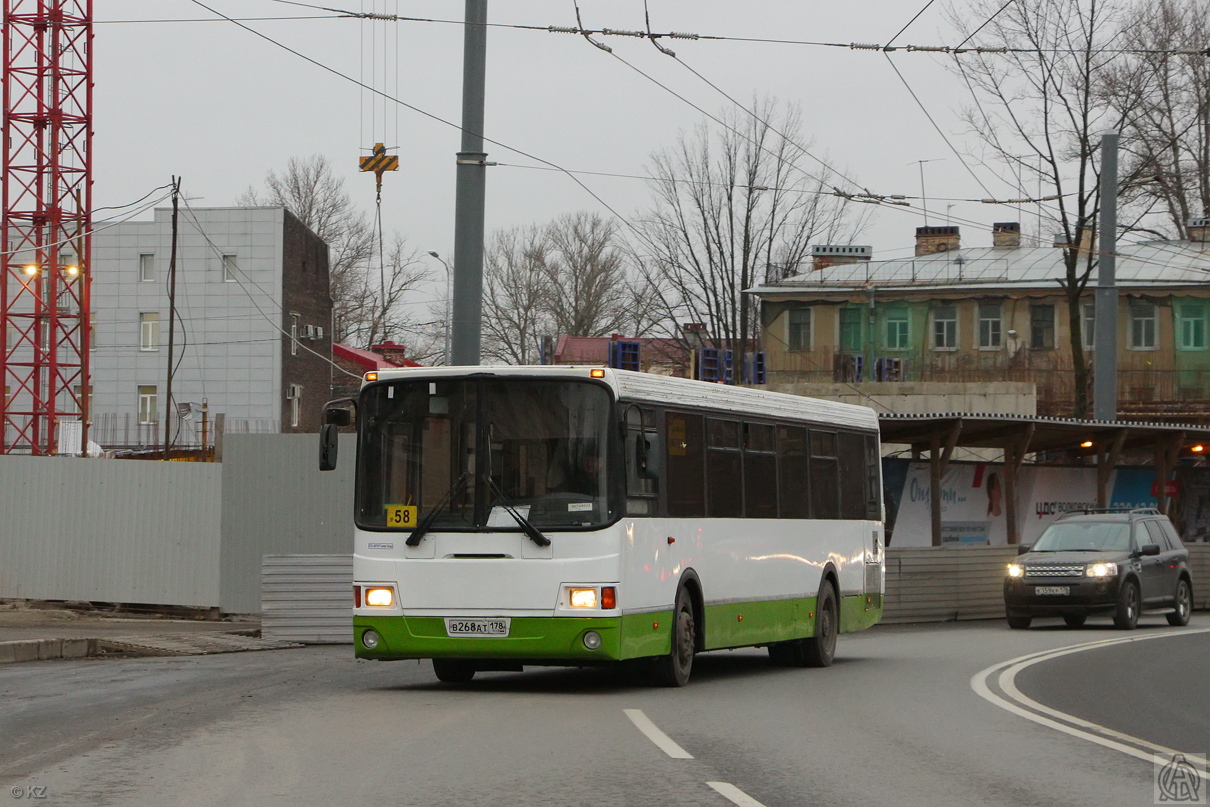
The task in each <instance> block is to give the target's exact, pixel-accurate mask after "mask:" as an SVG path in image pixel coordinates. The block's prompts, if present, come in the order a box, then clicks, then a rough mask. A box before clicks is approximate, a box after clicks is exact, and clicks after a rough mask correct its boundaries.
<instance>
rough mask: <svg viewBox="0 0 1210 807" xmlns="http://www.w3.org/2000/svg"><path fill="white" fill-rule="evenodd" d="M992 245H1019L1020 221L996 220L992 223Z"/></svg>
mask: <svg viewBox="0 0 1210 807" xmlns="http://www.w3.org/2000/svg"><path fill="white" fill-rule="evenodd" d="M992 246H993V247H1010V248H1012V249H1016V248H1017V247H1019V246H1021V222H1019V221H997V222H996V223H995V224H993V225H992Z"/></svg>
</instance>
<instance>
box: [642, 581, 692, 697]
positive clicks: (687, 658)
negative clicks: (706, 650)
mask: <svg viewBox="0 0 1210 807" xmlns="http://www.w3.org/2000/svg"><path fill="white" fill-rule="evenodd" d="M695 652H697V620H696V618H695V617H694V614H693V600H692V598H691V597H690V596H689V592H688V591H687V590H686V589H685V588H683V587H682V588H681V589H680V591H678V592H677V593H676V606H675V607H674V608H673V611H672V652H671V653H669V654H668V655H666V656H660V657H659V658H657V659H656V660H655V664H654V666H653V667H652V671H651V672H652V682H653V683H654V684H656V685H658V686H665V687H683V686H685V684H688V683H689V676H690V674H691V673H692V672H693V654H694V653H695Z"/></svg>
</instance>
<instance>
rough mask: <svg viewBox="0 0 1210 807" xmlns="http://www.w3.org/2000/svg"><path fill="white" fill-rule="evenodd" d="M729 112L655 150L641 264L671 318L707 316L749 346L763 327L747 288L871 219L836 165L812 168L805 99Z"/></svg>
mask: <svg viewBox="0 0 1210 807" xmlns="http://www.w3.org/2000/svg"><path fill="white" fill-rule="evenodd" d="M720 118H721V120H722V121H723V125H722V126H718V125H712V124H709V123H702V124H700V125H699V126H698V127H697V128H695V129H694V130H693V131H692V132H691V133H688V134H683V135H682V136H681V137H680V138H679V140H678V142H677V144H676V145H675V146H674V147H673V148H671V149H668V150H665V151H660V152H658V153H656V154H655V155H654V156H653V158H652V160H653V162H652V166H651V167H650V169H649V173H650V175H651V186H652V190H653V193H654V196H655V200H654V207H653V209H652V210H651V212H650V213H649V215H647V216H646V217H645V219H644V220H643V221H642V222H641V223H640V225H639V230H640V232H641V236H640V241H641V247H640V248H641V249H642V251H644V252H645V253H646V255H645V256H644V258H643V261H642V263H641V266H642V269H643V274H644V276H645V278H646V280H647V284H648V285H647V288H646V291H647V292H648V293H652V294H654V295H656V299H657V300H658V301H659V303H660V305H661V307H662V309H663V311H662V312H661V314H662V316H661V319H662V320H664V321H665V322H666V323H669V324H674V323H676V322H683V321H685V320H688V321H692V322H700V323H704V324H705V325H706V328H707V338H708V339H709V341H711V342H712V343H714V344H715V345H718V346H720V347H726V348H729V349H731V350H733V351H735V355H741V354H742V353H743V352H746V351H747V350H748V349H749V346H750V345H752V344H753V343H754V342H755V340H756V339H757V337H758V334H759V317H758V316H757V309H756V302H755V301H754V300H753V299H752V298H751V296H750V295H745V294H743V291H744V289H746V288H748V287H751V286H753V285H755V284H756V283H757V282H759V281H763V280H764V279H765V277H766V275H767V273H768V272H769V271H770V269H771V268H772V267H779V268H783V269H784V268H786V267H795V266H797V265H798V264H799V263H800V262H801V261H803V260H804V259H805V258H806V257H807V256H808V255H809V250H810V245H811V242H812V240H814V239H823V240H827V241H836V240H846V239H848V238H851V237H853V236H855V235H856V233H857V232H858V231H859V230H860V228H861V226H862V225H863V219H862V217H861V216H853V215H850V214H849V211H848V210H847V209H846V207H845V204H844V202H843V201H842V200H840V199H838V198H837V197H835V196H832V195H830V185H831V181H832V177H831V175H830V173H829V172H827V171H824V172H819V171H815V172H814V175H812V172H810V171H808V170H807V169H805V168H803V166H804V165H805V163H806V162H807V159H808V156H807V148H808V146H804V145H803V143H804V141H803V139H802V136H801V128H802V127H801V114H800V112H799V111H798V109H797V108H795V107H785V108H782V109H780V110H779V106H778V104H777V102H776V101H774V100H773V99H768V98H766V99H764V100H761V101H755V102H754V103H753V107H752V110H751V112H750V113H746V112H741V111H730V112H725V113H723V115H722V116H720ZM780 276H781V275H780V269H779V273H778V277H780Z"/></svg>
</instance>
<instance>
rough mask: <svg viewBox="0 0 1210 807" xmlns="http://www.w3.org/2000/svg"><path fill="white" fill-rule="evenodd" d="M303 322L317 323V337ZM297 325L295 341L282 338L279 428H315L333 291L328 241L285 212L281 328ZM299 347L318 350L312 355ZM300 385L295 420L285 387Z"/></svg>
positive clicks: (325, 374) (328, 371) (324, 383)
mask: <svg viewBox="0 0 1210 807" xmlns="http://www.w3.org/2000/svg"><path fill="white" fill-rule="evenodd" d="M304 327H309V328H311V329H314V328H322V329H323V337H322V338H316V337H311V338H304V337H303V336H302V334H303V332H304ZM294 328H297V333H298V339H297V346H295V344H294V343H295V340H292V339H289V338H283V339H282V364H281V366H282V379H281V390H282V392H281V396H282V400H281V424H282V428H281V430H282V431H283V432H317V431H319V426H320V415H321V412H320V409H321V408H322V406H323V404H324V402H325V401H327V400H328V394H329V391H330V389H331V386H332V366H331V365H330V364H329V363H328V361H327V360H328V359H331V357H332V295H331V291H330V289H329V285H328V246H327V244H325V243H324V242H323V241H322V240H321V239H320V238H319V236H317V235H315V233H313V232H311V231H310V230H309V229H307V228H306V227H305V226H303V224H302V222H300V221H299V220H298V219H297V218H296V217H295V216H294V215H292V214H291V213H290V212H289V211H285V215H284V221H283V233H282V329H283V330H284V331H286V333H292V332H294V331H293V330H292V329H294ZM304 348H310V350H313V351H315V352H316V353H319V354H320V355H319V356H316V355H315V354H314V353H311V352H309V351H308V350H306V349H304ZM293 385H297V387H299V388H301V395H300V397H299V404H298V406H299V411H298V425H297V426H294V425H293V423H294V405H295V404H294V401H293V400H291V398H290V397H289V396H290V390H291V387H292V386H293Z"/></svg>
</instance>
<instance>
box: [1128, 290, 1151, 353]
mask: <svg viewBox="0 0 1210 807" xmlns="http://www.w3.org/2000/svg"><path fill="white" fill-rule="evenodd" d="M1130 349H1131V350H1155V305H1154V304H1153V303H1148V302H1145V301H1142V300H1140V301H1139V302H1135V303H1131V304H1130Z"/></svg>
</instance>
